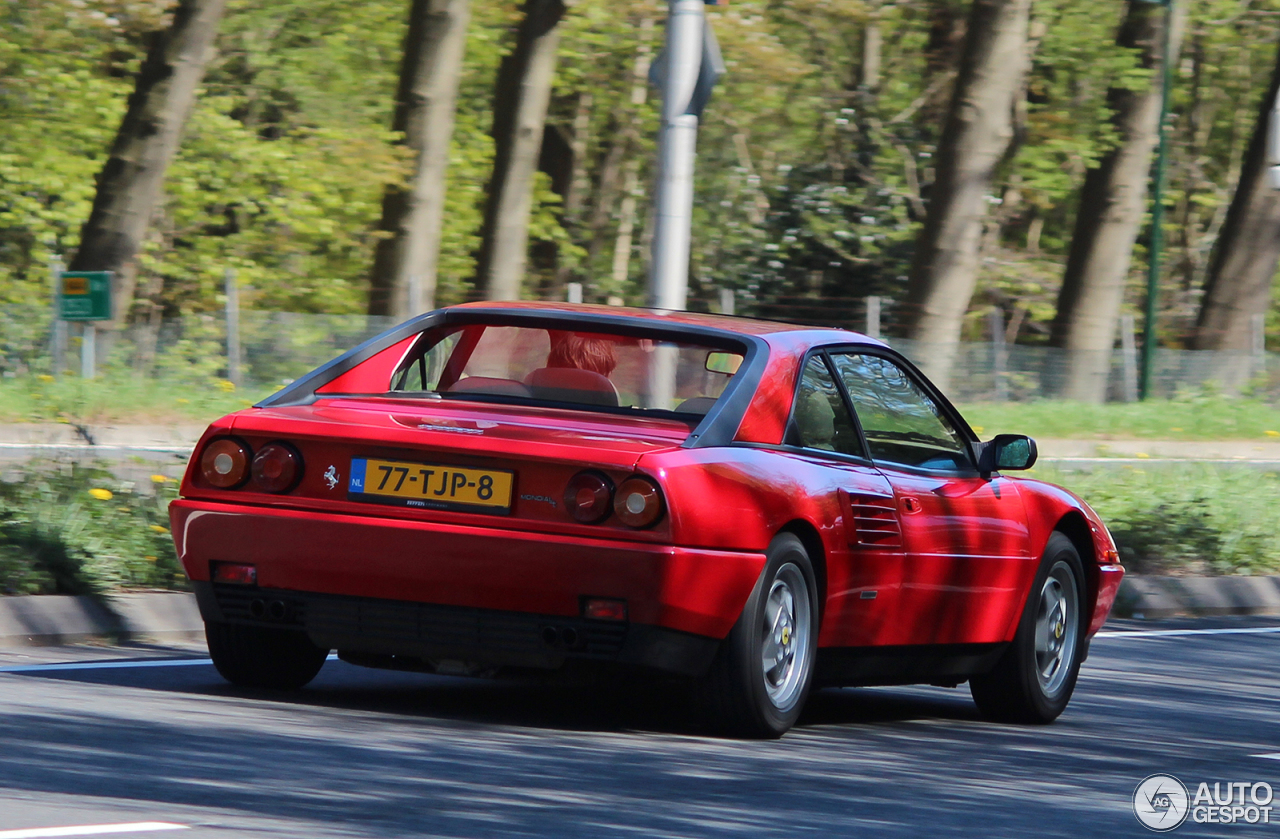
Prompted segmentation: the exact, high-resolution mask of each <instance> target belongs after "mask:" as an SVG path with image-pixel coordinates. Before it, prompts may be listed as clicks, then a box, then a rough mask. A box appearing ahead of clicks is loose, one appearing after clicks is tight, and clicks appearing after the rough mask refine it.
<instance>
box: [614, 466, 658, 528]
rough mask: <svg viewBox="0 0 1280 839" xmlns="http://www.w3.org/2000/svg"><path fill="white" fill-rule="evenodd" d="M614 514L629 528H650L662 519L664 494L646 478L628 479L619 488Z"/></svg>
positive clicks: (636, 476)
mask: <svg viewBox="0 0 1280 839" xmlns="http://www.w3.org/2000/svg"><path fill="white" fill-rule="evenodd" d="M613 512H614V513H616V514H617V516H618V518H619V519H621V520H622V523H623V524H625V525H627V526H628V527H648V526H649V525H651V524H653V523H654V522H656V521H657V520H658V519H660V518H661V517H662V492H661V491H660V490H659V489H658V487H657V485H656V484H654V482H653V481H651V480H649V479H648V478H646V477H643V476H641V475H635V476H633V477H630V478H627V479H626V480H625V481H623V482H622V486H620V487H618V495H617V497H616V498H615V499H614V502H613Z"/></svg>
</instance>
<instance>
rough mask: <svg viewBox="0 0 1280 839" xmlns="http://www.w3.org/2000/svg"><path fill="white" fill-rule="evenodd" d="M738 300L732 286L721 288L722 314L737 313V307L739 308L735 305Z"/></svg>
mask: <svg viewBox="0 0 1280 839" xmlns="http://www.w3.org/2000/svg"><path fill="white" fill-rule="evenodd" d="M736 301H737V295H736V294H734V291H733V289H731V288H722V289H720V314H722V315H732V314H735V309H736V308H737V306H736V305H735V304H736Z"/></svg>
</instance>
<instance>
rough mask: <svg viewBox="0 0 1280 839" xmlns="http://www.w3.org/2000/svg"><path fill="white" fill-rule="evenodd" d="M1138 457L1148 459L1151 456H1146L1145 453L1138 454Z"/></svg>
mask: <svg viewBox="0 0 1280 839" xmlns="http://www.w3.org/2000/svg"><path fill="white" fill-rule="evenodd" d="M1138 457H1141V458H1148V457H1151V455H1149V454H1147V453H1146V452H1138Z"/></svg>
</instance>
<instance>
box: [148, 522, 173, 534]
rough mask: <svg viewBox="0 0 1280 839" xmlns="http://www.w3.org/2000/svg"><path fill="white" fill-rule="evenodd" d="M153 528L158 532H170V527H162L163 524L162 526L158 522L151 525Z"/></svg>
mask: <svg viewBox="0 0 1280 839" xmlns="http://www.w3.org/2000/svg"><path fill="white" fill-rule="evenodd" d="M151 529H152V530H154V531H155V532H156V533H168V532H169V530H168V528H165V527H161V526H160V525H158V524H153V525H151Z"/></svg>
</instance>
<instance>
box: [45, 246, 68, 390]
mask: <svg viewBox="0 0 1280 839" xmlns="http://www.w3.org/2000/svg"><path fill="white" fill-rule="evenodd" d="M64 270H66V266H65V265H64V264H63V263H62V257H61V256H55V257H53V259H51V260H49V274H50V278H51V280H52V282H53V339H52V347H51V350H52V352H53V364H52V368H53V375H55V376H56V375H58V374H59V373H61V372H62V365H63V364H65V363H66V357H67V322H66V321H65V320H63V319H62V318H61V317H59V316H60V315H61V314H62V311H61V309H62V272H63V271H64Z"/></svg>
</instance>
